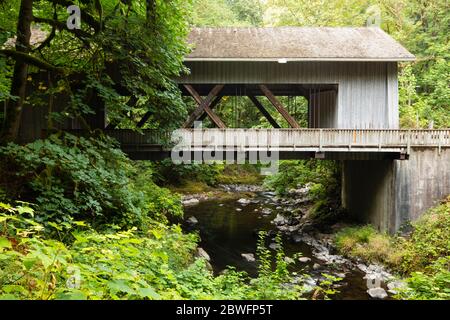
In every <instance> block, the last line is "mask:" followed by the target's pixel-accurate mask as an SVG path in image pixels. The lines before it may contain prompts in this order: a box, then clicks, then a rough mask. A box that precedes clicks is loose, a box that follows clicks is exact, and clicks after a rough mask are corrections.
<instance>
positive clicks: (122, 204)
mask: <svg viewBox="0 0 450 320" xmlns="http://www.w3.org/2000/svg"><path fill="white" fill-rule="evenodd" d="M0 157H1V160H2V161H1V162H0V172H1V173H2V174H1V175H0V186H3V189H4V190H5V191H7V197H8V198H9V199H13V200H21V201H28V202H33V203H35V204H36V205H37V208H36V220H37V221H41V222H46V221H57V222H63V221H68V220H70V218H72V217H73V218H76V219H82V220H87V221H89V222H90V223H92V224H93V225H94V226H99V225H101V224H103V223H105V222H106V223H117V224H119V225H122V226H127V227H131V226H139V225H142V224H144V223H145V222H146V220H147V218H148V217H149V216H153V218H154V216H155V215H160V216H161V215H163V214H169V213H172V214H177V215H180V214H181V212H182V211H181V207H180V201H179V199H177V198H176V197H175V196H172V195H171V194H170V193H169V192H168V191H167V190H164V189H161V188H158V187H157V186H156V185H155V184H154V183H153V182H152V180H151V172H150V171H149V170H148V169H147V170H144V171H143V170H139V171H137V170H136V168H135V166H133V164H132V162H131V161H130V160H128V158H127V157H126V156H125V155H124V154H123V153H122V151H120V150H119V149H118V148H117V145H116V144H115V142H114V141H113V140H111V139H109V138H106V137H96V138H83V137H75V136H73V135H70V134H64V135H61V136H60V135H52V136H50V137H49V138H48V139H45V140H37V141H35V142H33V143H30V144H27V145H25V146H19V145H16V144H9V145H7V146H6V147H3V148H1V149H0Z"/></svg>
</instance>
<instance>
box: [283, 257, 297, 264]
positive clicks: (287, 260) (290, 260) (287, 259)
mask: <svg viewBox="0 0 450 320" xmlns="http://www.w3.org/2000/svg"><path fill="white" fill-rule="evenodd" d="M284 261H285V262H286V263H289V264H291V263H295V261H294V259H292V258H290V257H284Z"/></svg>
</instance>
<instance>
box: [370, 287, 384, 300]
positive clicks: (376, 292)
mask: <svg viewBox="0 0 450 320" xmlns="http://www.w3.org/2000/svg"><path fill="white" fill-rule="evenodd" d="M367 293H368V294H369V296H370V297H371V298H373V299H385V298H387V296H388V294H387V292H386V290H384V289H383V288H371V289H369V290H367Z"/></svg>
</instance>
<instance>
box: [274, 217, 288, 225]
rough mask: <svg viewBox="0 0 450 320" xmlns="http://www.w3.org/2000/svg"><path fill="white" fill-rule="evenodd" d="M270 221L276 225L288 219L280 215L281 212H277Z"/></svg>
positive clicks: (285, 222)
mask: <svg viewBox="0 0 450 320" xmlns="http://www.w3.org/2000/svg"><path fill="white" fill-rule="evenodd" d="M272 222H273V223H274V224H275V225H277V226H280V225H285V224H288V223H289V219H288V218H286V217H285V216H283V215H281V214H277V216H276V217H275V219H273V220H272Z"/></svg>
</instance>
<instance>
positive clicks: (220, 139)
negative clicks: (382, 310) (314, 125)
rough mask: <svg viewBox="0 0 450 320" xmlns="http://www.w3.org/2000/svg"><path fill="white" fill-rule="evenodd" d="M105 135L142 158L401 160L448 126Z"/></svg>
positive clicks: (438, 138)
mask: <svg viewBox="0 0 450 320" xmlns="http://www.w3.org/2000/svg"><path fill="white" fill-rule="evenodd" d="M105 133H106V134H107V135H109V136H111V137H114V138H116V139H117V140H118V141H119V142H120V144H121V147H122V149H123V150H124V151H125V152H127V153H129V154H131V155H132V157H134V158H142V159H146V158H149V159H151V158H153V157H155V156H156V158H158V154H159V156H161V157H167V156H170V151H171V150H172V148H173V147H175V149H176V150H177V151H184V152H189V151H190V152H197V151H209V152H211V151H215V152H220V151H234V152H267V151H270V152H279V153H280V154H282V156H281V158H285V159H286V158H303V157H310V156H314V154H315V153H319V154H329V155H333V154H334V155H336V154H340V155H341V156H340V157H339V158H344V159H345V158H348V159H351V158H352V157H354V155H355V154H357V153H359V154H372V155H373V154H378V157H379V156H383V157H388V158H405V157H406V156H407V155H408V154H409V152H410V149H411V148H420V147H422V148H438V149H439V150H441V148H446V147H450V130H392V129H201V128H198V129H178V130H175V131H173V132H168V131H157V130H143V131H142V133H140V132H136V131H132V130H106V131H105ZM151 154H152V155H151ZM360 156H361V155H360ZM360 156H359V157H360ZM331 158H333V157H331ZM335 158H336V157H335ZM375 158H377V156H375Z"/></svg>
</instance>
